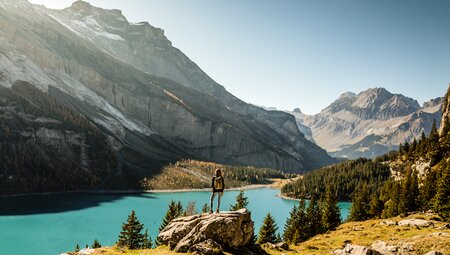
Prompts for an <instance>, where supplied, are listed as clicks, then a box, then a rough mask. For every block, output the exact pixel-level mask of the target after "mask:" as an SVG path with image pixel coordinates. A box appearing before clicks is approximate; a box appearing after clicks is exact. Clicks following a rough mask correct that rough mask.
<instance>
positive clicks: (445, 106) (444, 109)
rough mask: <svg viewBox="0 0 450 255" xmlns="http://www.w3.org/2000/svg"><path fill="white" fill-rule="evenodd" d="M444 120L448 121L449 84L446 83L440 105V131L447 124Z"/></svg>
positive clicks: (449, 116) (449, 113) (449, 112)
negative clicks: (445, 91) (442, 100)
mask: <svg viewBox="0 0 450 255" xmlns="http://www.w3.org/2000/svg"><path fill="white" fill-rule="evenodd" d="M446 122H450V84H449V85H448V89H447V94H445V98H444V103H443V105H442V119H441V126H440V128H439V132H440V133H442V132H443V131H444V127H445V126H446V125H448V124H446Z"/></svg>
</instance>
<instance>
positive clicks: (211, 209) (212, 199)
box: [209, 192, 216, 213]
mask: <svg viewBox="0 0 450 255" xmlns="http://www.w3.org/2000/svg"><path fill="white" fill-rule="evenodd" d="M215 195H216V193H215V192H212V193H211V203H210V205H211V208H210V209H209V212H211V213H212V212H213V205H214V197H215Z"/></svg>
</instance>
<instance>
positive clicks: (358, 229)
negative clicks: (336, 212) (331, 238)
mask: <svg viewBox="0 0 450 255" xmlns="http://www.w3.org/2000/svg"><path fill="white" fill-rule="evenodd" d="M352 230H353V231H363V230H364V227H362V226H356V227H353V228H352Z"/></svg>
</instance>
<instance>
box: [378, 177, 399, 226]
mask: <svg viewBox="0 0 450 255" xmlns="http://www.w3.org/2000/svg"><path fill="white" fill-rule="evenodd" d="M386 185H389V186H390V190H389V194H388V195H387V196H386V197H387V201H386V203H385V206H384V210H383V213H382V214H381V217H383V218H390V217H395V216H397V215H398V214H399V210H398V206H399V203H400V193H401V186H400V183H398V182H396V181H392V182H390V183H389V182H388V183H386Z"/></svg>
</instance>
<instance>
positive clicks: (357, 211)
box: [349, 185, 370, 221]
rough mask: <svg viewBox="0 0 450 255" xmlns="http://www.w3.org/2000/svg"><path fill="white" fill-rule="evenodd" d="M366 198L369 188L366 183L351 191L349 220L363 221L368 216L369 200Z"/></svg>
mask: <svg viewBox="0 0 450 255" xmlns="http://www.w3.org/2000/svg"><path fill="white" fill-rule="evenodd" d="M368 200H369V190H368V188H367V186H366V185H362V186H360V188H358V189H357V191H355V193H353V199H352V205H351V207H350V216H349V219H350V220H351V221H363V220H367V219H368V218H369V210H370V207H369V203H370V202H369V201H368Z"/></svg>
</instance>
